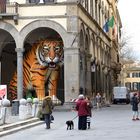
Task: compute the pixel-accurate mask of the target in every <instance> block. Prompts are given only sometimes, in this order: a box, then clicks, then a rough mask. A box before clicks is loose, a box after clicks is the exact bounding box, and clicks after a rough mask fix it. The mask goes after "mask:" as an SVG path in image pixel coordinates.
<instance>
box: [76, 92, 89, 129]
mask: <svg viewBox="0 0 140 140" xmlns="http://www.w3.org/2000/svg"><path fill="white" fill-rule="evenodd" d="M76 110H77V111H78V129H79V130H86V129H87V115H88V106H87V101H86V100H85V97H84V95H83V94H80V95H79V96H78V101H77V102H76Z"/></svg>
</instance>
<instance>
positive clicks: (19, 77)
mask: <svg viewBox="0 0 140 140" xmlns="http://www.w3.org/2000/svg"><path fill="white" fill-rule="evenodd" d="M15 50H16V52H17V99H18V100H20V99H21V98H23V52H24V48H16V49H15Z"/></svg>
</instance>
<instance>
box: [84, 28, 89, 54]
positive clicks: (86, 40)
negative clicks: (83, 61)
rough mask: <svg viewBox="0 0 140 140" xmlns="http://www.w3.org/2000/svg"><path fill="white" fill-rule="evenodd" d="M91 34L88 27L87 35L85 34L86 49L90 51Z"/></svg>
mask: <svg viewBox="0 0 140 140" xmlns="http://www.w3.org/2000/svg"><path fill="white" fill-rule="evenodd" d="M89 47H90V34H89V29H88V28H87V29H86V36H85V50H86V51H87V52H88V53H89V50H90V48H89Z"/></svg>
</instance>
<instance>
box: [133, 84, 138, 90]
mask: <svg viewBox="0 0 140 140" xmlns="http://www.w3.org/2000/svg"><path fill="white" fill-rule="evenodd" d="M132 86H133V90H138V83H137V82H134V83H132Z"/></svg>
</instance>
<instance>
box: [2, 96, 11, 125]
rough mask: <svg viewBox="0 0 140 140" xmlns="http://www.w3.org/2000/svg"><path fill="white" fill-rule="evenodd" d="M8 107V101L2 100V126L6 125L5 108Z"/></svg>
mask: <svg viewBox="0 0 140 140" xmlns="http://www.w3.org/2000/svg"><path fill="white" fill-rule="evenodd" d="M8 107H10V101H9V100H8V99H3V101H2V111H1V115H2V116H1V119H2V124H5V123H6V117H7V108H8Z"/></svg>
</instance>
